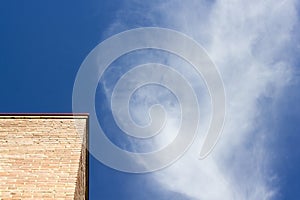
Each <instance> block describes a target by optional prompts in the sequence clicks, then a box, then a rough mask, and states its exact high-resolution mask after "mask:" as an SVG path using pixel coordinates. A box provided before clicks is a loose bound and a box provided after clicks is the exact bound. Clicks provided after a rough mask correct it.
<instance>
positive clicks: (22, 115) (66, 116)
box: [0, 113, 89, 119]
mask: <svg viewBox="0 0 300 200" xmlns="http://www.w3.org/2000/svg"><path fill="white" fill-rule="evenodd" d="M88 117H89V113H0V119H24V118H29V119H45V118H47V119H56V118H57V119H81V118H84V119H87V118H88Z"/></svg>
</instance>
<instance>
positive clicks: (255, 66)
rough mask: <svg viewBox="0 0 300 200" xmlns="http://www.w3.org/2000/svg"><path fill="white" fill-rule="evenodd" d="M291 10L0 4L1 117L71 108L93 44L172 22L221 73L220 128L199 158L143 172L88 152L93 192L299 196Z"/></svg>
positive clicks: (270, 5)
mask: <svg viewBox="0 0 300 200" xmlns="http://www.w3.org/2000/svg"><path fill="white" fill-rule="evenodd" d="M299 8H300V7H299V4H298V3H297V2H296V1H292V0H291V1H290V0H287V1H282V2H279V3H278V2H277V1H274V2H270V1H267V2H265V3H261V2H259V1H257V2H256V1H255V2H254V3H251V2H250V3H245V2H244V3H241V2H239V1H235V2H234V3H229V2H226V1H217V0H216V1H213V2H209V1H192V0H191V1H187V2H186V3H185V4H183V3H180V2H179V1H159V0H155V1H151V2H148V3H142V2H138V1H134V0H131V1H117V0H111V1H101V0H99V1H96V0H94V1H90V0H88V1H79V0H72V1H70V0H66V1H56V0H52V1H40V0H31V1H23V0H18V1H17V0H10V1H2V2H1V6H0V25H1V31H0V45H1V48H0V51H1V52H0V91H1V96H0V112H1V113H8V112H17V113H22V112H30V113H32V112H42V113H45V112H55V113H58V112H63V113H65V112H72V91H73V84H74V81H75V77H76V73H77V71H78V69H79V67H80V65H81V63H82V61H83V60H84V59H85V57H86V56H87V55H88V53H89V52H90V51H91V50H92V49H93V48H94V47H95V46H96V45H98V44H99V43H100V42H102V41H103V40H105V39H106V38H107V37H109V36H111V35H113V34H115V33H118V32H120V31H124V30H127V29H130V28H136V27H143V26H159V27H166V28H172V29H175V30H178V31H181V32H183V33H185V34H187V35H189V36H191V37H193V38H194V39H195V40H197V41H198V42H199V43H200V44H202V45H203V46H204V48H206V50H207V52H208V54H209V55H210V56H211V58H212V60H213V61H214V62H215V63H216V65H217V66H218V68H219V70H220V73H221V75H222V76H223V79H224V84H225V88H226V91H227V98H228V108H227V109H228V117H227V122H226V125H225V127H224V134H223V136H222V138H221V139H220V141H219V144H218V145H217V147H216V149H215V151H214V152H213V153H212V155H211V156H210V157H209V158H208V159H207V160H206V161H203V162H202V161H199V160H195V159H194V157H195V152H196V153H197V150H198V149H197V146H196V147H192V148H191V150H190V151H189V152H187V154H186V155H185V156H184V157H183V158H182V159H180V161H179V162H178V163H176V164H174V166H171V167H169V168H167V169H164V170H161V171H159V172H154V173H148V174H129V173H123V172H119V171H116V170H114V169H110V168H109V167H107V166H105V165H103V164H102V163H101V162H99V161H97V159H95V158H94V157H93V156H92V155H91V156H90V199H133V200H134V199H205V200H206V199H220V196H221V197H222V199H251V200H252V199H276V200H277V199H278V200H293V199H295V200H296V199H299V198H300V191H299V189H298V188H300V170H299V165H300V150H299V148H298V147H299V144H300V135H299V133H300V129H299V120H300V114H299V113H300V106H299V102H300V93H299V89H300V83H299V74H300V73H299V70H300V69H299V63H300V62H299V61H300V60H299V55H300V54H299V53H300V40H299V39H300V38H299V35H300V34H299V32H300V30H299V21H300V20H299V18H300V13H299ZM139 56H140V55H139ZM150 57H151V56H150ZM153 57H155V54H154V56H152V57H151V58H152V59H153ZM165 59H170V58H169V57H168V58H165ZM159 60H163V59H161V58H159V59H157V58H156V61H159ZM141 61H143V60H141ZM139 62H140V61H139ZM168 63H169V64H172V63H173V64H174V63H178V61H177V60H173V59H170V60H168ZM112 69H113V68H112ZM113 73H114V71H113V70H112V71H110V72H108V73H107V74H108V75H107V76H108V77H106V78H105V77H104V80H103V81H104V82H105V79H108V80H109V79H110V78H112V77H113V78H116V77H118V76H119V75H118V74H117V73H116V74H115V76H113V75H114V74H113ZM193 78H195V77H192V79H193ZM106 87H108V86H107V85H105V83H99V86H98V90H97V98H96V101H97V103H96V106H97V105H99V108H98V109H97V111H98V112H101V111H103V110H104V111H103V112H104V113H106V114H107V116H108V117H110V115H109V114H110V113H109V109H107V108H106V107H101V105H102V106H103V105H107V104H108V103H107V98H109V97H108V96H109V93H107V92H105V91H106V90H107V88H106ZM109 87H111V85H109ZM196 87H197V86H196ZM199 87H200V86H199ZM198 95H199V96H201V94H198ZM206 105H207V104H206V103H203V104H201V105H200V107H202V108H205V107H206ZM204 110H205V109H204ZM207 112H208V111H207ZM99 120H100V121H101V118H100V119H99ZM106 120H107V119H106ZM204 121H206V118H204ZM104 127H106V128H107V129H108V130H110V129H111V130H115V131H116V130H117V129H116V128H114V127H113V126H112V124H110V123H107V124H106V125H104ZM204 127H205V125H204ZM204 129H205V128H204ZM112 139H114V138H112ZM118 139H119V140H120V138H118V137H117V138H115V140H116V141H115V142H116V143H118ZM196 144H197V142H196ZM130 148H131V147H130ZM130 148H129V149H130ZM195 149H196V150H195ZM220 180H222V181H224V182H226V184H220V183H219V182H220ZM212 193H217V194H218V195H220V196H218V195H213V194H212Z"/></svg>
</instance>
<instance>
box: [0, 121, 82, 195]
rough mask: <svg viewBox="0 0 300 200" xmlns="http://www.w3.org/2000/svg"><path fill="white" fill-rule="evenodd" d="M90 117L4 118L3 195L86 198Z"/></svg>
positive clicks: (0, 137)
mask: <svg viewBox="0 0 300 200" xmlns="http://www.w3.org/2000/svg"><path fill="white" fill-rule="evenodd" d="M74 120H76V127H75V125H74ZM87 120H88V118H87V115H78V116H66V115H65V116H59V115H57V116H49V115H48V116H46V115H44V116H0V199H2V200H4V199H86V198H87V196H86V195H87V185H86V183H87V182H86V177H87V174H86V172H87V157H86V150H85V148H84V145H82V144H83V142H86V139H85V138H86V135H87Z"/></svg>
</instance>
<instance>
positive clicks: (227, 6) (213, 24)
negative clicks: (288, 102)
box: [109, 0, 298, 200]
mask: <svg viewBox="0 0 300 200" xmlns="http://www.w3.org/2000/svg"><path fill="white" fill-rule="evenodd" d="M130 2H131V3H132V4H128V8H127V9H125V10H124V11H122V12H120V15H121V16H123V17H124V15H123V14H124V13H127V14H129V17H127V18H126V17H125V18H120V19H118V20H117V21H116V23H115V24H113V25H112V27H111V30H109V31H110V32H117V31H119V30H122V29H126V28H131V27H134V25H133V26H132V24H130V25H126V23H129V21H130V20H129V18H131V17H132V18H133V19H131V20H132V21H134V19H137V20H140V18H139V16H144V20H147V21H148V22H149V23H150V24H152V25H159V26H165V27H170V28H175V29H177V30H179V31H182V32H184V33H186V34H188V35H190V36H192V37H193V38H195V39H196V40H197V41H199V42H200V43H201V44H203V45H204V47H205V48H206V49H207V51H208V53H209V55H210V56H211V58H212V60H213V61H214V62H215V63H216V65H217V66H218V68H219V70H220V72H221V75H222V77H223V79H224V84H225V88H226V95H227V119H226V125H225V127H224V131H223V135H222V137H221V139H220V141H219V143H218V144H217V146H216V148H215V149H214V151H213V152H212V154H211V155H210V156H209V157H208V158H206V159H205V160H198V154H199V150H200V145H201V141H202V140H201V139H202V137H203V133H204V132H205V130H206V129H207V126H208V122H209V115H207V116H206V117H205V116H204V120H203V122H204V124H201V128H200V136H199V138H197V140H196V141H195V143H194V144H193V146H192V147H191V148H190V149H189V151H188V152H187V153H186V154H185V155H184V156H183V157H182V158H181V159H180V160H179V161H178V162H176V163H175V164H173V165H172V166H170V167H168V168H166V169H164V170H161V171H159V172H156V173H153V178H154V180H156V181H157V182H158V183H159V184H160V185H161V186H163V187H164V188H166V189H168V190H172V191H176V192H179V193H182V194H185V195H187V196H190V197H191V198H194V199H203V200H220V199H223V200H232V199H237V200H244V199H245V200H248V199H249V200H253V199H259V200H261V199H266V200H267V199H273V198H275V196H276V193H277V188H276V187H273V186H272V184H271V181H273V180H274V177H275V178H276V175H275V174H272V172H271V169H272V161H271V160H270V159H269V157H270V152H269V150H268V149H267V148H266V147H265V146H266V141H267V139H268V137H272V133H271V132H268V127H266V126H265V125H264V123H263V121H266V120H268V119H267V118H268V116H264V115H263V114H262V113H261V109H263V106H270V107H271V109H272V105H266V103H265V102H264V101H263V100H262V99H264V98H267V99H270V100H271V101H272V100H276V98H279V97H280V95H281V92H282V90H283V89H284V87H285V86H286V85H287V84H288V82H289V80H290V79H291V78H292V71H291V70H292V68H291V66H289V65H290V64H289V62H288V60H287V57H288V56H287V55H286V53H285V51H286V50H287V49H288V48H289V46H290V45H292V43H293V41H291V34H292V31H295V24H296V23H297V20H298V18H297V13H296V5H295V2H294V1H292V0H286V1H282V2H277V1H270V0H267V1H259V0H254V1H237V0H232V1H230V0H216V1H215V2H214V3H208V2H206V1H193V0H191V1H185V3H181V2H182V1H164V2H162V1H154V2H153V3H148V4H149V5H147V6H149V7H150V8H151V9H150V10H148V13H147V14H146V15H144V13H145V8H144V7H141V6H137V5H141V4H139V3H137V2H135V1H130ZM132 8H138V9H141V10H138V9H137V10H135V12H134V13H133V14H132V12H131V11H130V10H131V9H132ZM132 21H131V23H132ZM139 23H140V22H139ZM141 24H142V22H141ZM169 62H170V63H172V61H169ZM198 95H201V94H198ZM259 102H262V103H259ZM200 106H201V107H203V108H205V107H207V106H209V102H204V103H202V104H201V105H200ZM273 109H275V108H273ZM169 128H170V127H169ZM167 139H168V138H167ZM167 139H166V140H167Z"/></svg>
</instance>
